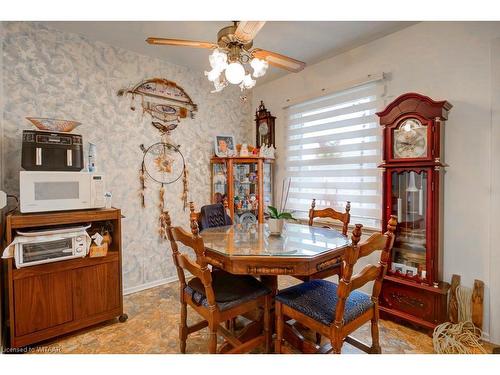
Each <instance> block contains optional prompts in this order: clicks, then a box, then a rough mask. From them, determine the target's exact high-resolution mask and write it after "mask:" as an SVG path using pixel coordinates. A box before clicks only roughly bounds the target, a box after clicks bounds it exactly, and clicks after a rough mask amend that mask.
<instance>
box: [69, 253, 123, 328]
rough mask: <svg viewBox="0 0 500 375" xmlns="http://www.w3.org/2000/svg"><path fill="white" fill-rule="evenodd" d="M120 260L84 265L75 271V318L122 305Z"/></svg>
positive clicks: (81, 317)
mask: <svg viewBox="0 0 500 375" xmlns="http://www.w3.org/2000/svg"><path fill="white" fill-rule="evenodd" d="M119 272H120V270H119V267H118V262H109V263H102V264H98V265H95V266H89V267H82V268H78V269H76V270H75V271H74V274H73V283H74V300H73V308H74V311H75V320H78V319H83V318H87V317H91V316H93V315H97V314H100V313H104V312H106V311H110V310H113V309H116V308H118V307H120V273H119Z"/></svg>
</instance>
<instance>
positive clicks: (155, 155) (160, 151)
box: [118, 78, 198, 213]
mask: <svg viewBox="0 0 500 375" xmlns="http://www.w3.org/2000/svg"><path fill="white" fill-rule="evenodd" d="M125 95H130V96H131V105H130V109H131V110H132V111H135V99H136V97H138V96H140V98H141V106H142V111H143V114H144V113H148V114H149V115H150V116H151V118H152V120H153V121H152V125H153V126H154V127H155V128H156V129H158V131H159V132H160V142H156V143H154V144H152V145H150V146H148V147H146V146H144V145H143V144H141V145H140V148H141V150H142V151H143V153H144V156H143V159H142V164H141V169H140V174H139V180H140V183H141V190H140V196H141V203H142V206H143V207H145V206H146V204H145V190H146V179H148V180H150V181H152V182H154V183H158V184H160V185H161V187H160V190H159V198H160V203H159V208H160V213H162V212H163V209H164V203H165V185H169V184H172V183H174V182H176V181H178V180H179V179H180V178H181V177H182V182H183V191H182V194H181V200H182V202H183V208H184V210H185V209H186V208H187V194H188V178H187V177H188V171H187V168H186V163H185V160H184V156H183V155H182V153H181V151H180V145H174V144H173V143H172V142H171V140H170V133H171V132H172V130H174V129H175V128H176V127H177V126H178V125H179V123H180V121H181V119H184V118H188V117H189V118H194V112H196V111H197V110H198V106H197V105H196V104H194V103H193V101H192V100H191V98H190V97H189V95H188V94H187V93H186V92H185V91H184V89H182V87H180V86H177V84H176V83H175V82H172V81H169V80H167V79H164V78H152V79H147V80H144V81H141V82H139V83H138V84H137V85H135V86H134V87H132V88H129V89H121V90H119V91H118V96H125Z"/></svg>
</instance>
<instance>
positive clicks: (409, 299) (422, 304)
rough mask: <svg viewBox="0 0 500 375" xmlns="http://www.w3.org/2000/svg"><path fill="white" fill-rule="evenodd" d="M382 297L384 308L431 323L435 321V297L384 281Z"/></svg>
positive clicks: (381, 301)
mask: <svg viewBox="0 0 500 375" xmlns="http://www.w3.org/2000/svg"><path fill="white" fill-rule="evenodd" d="M380 297H381V298H380V303H381V305H382V306H386V307H388V308H391V309H395V310H399V311H402V312H405V313H407V314H410V315H413V316H416V317H418V318H421V319H423V320H426V321H429V322H433V321H434V320H435V312H434V307H435V306H434V305H435V304H434V299H433V296H432V295H429V294H428V293H425V292H423V291H421V290H419V289H417V288H410V287H401V286H400V285H399V284H396V283H392V282H390V281H387V280H384V283H383V287H382V293H381V296H380Z"/></svg>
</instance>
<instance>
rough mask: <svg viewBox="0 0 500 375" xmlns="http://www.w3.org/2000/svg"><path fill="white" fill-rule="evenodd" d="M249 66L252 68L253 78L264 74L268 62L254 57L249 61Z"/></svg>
mask: <svg viewBox="0 0 500 375" xmlns="http://www.w3.org/2000/svg"><path fill="white" fill-rule="evenodd" d="M250 66H251V67H252V69H253V76H254V77H255V78H258V77H262V76H263V75H264V74H266V71H267V68H268V67H269V64H268V62H267V61H266V60H261V59H257V58H254V59H252V61H250Z"/></svg>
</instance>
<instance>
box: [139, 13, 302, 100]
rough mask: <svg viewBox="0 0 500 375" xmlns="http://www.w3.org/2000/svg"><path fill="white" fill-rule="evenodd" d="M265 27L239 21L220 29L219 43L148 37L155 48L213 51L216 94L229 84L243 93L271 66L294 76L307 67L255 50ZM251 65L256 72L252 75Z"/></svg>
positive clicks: (212, 77) (211, 76)
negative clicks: (205, 49) (172, 47)
mask: <svg viewBox="0 0 500 375" xmlns="http://www.w3.org/2000/svg"><path fill="white" fill-rule="evenodd" d="M264 24H265V21H240V22H236V21H235V22H234V24H233V25H231V26H227V27H224V28H222V29H221V30H219V32H218V33H217V43H212V42H200V41H195V40H182V39H167V38H155V37H149V38H147V39H146V42H147V43H149V44H155V45H168V46H182V47H194V48H207V49H213V50H214V51H213V52H212V54H211V55H210V56H209V61H210V65H211V67H212V70H211V71H209V72H205V75H206V76H207V78H208V80H209V81H211V82H213V84H214V87H215V89H214V90H213V91H212V92H218V91H222V89H224V87H226V86H227V85H228V83H231V84H234V85H239V86H240V88H241V90H244V89H250V88H252V87H253V86H255V83H256V81H255V79H253V78H252V77H254V78H258V77H262V76H263V75H264V74H265V73H266V71H267V68H268V66H269V64H271V65H273V66H275V67H278V68H281V69H286V70H288V71H291V72H294V73H297V72H300V71H301V70H302V69H304V67H305V66H306V64H305V63H304V62H302V61H299V60H296V59H293V58H291V57H288V56H284V55H281V54H279V53H276V52H271V51H266V50H264V49H261V48H252V47H253V39H254V38H255V36H256V35H257V33H258V32H259V30H260V29H261V28H262V27H263V26H264ZM248 65H250V67H251V68H252V70H253V71H252V72H251V73H250V68H249V66H248ZM222 73H224V74H222Z"/></svg>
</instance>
